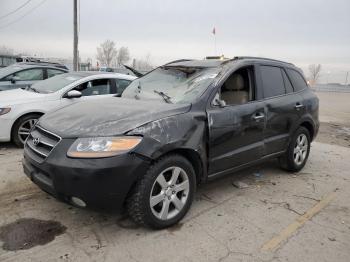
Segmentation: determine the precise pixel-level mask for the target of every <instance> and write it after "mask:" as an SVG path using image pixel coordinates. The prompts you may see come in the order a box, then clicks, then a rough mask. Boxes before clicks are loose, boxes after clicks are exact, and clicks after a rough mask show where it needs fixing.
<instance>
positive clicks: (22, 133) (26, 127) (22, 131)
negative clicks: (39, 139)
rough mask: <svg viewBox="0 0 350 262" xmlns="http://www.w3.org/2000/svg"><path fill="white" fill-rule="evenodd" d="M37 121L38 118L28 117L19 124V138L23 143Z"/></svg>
mask: <svg viewBox="0 0 350 262" xmlns="http://www.w3.org/2000/svg"><path fill="white" fill-rule="evenodd" d="M37 121H38V119H28V120H26V121H24V122H23V123H22V124H21V125H20V126H19V128H18V139H19V140H20V141H21V143H22V144H24V143H25V141H26V139H27V137H28V136H29V134H30V130H32V128H33V127H34V125H35V123H36V122H37Z"/></svg>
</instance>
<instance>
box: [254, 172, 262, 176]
mask: <svg viewBox="0 0 350 262" xmlns="http://www.w3.org/2000/svg"><path fill="white" fill-rule="evenodd" d="M254 176H255V177H261V176H262V174H261V173H260V172H255V173H254Z"/></svg>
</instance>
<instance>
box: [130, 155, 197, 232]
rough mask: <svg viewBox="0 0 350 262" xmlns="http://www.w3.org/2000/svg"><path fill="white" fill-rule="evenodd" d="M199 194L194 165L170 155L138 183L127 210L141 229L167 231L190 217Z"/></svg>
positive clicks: (158, 162) (179, 157) (181, 157)
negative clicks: (148, 228) (196, 193)
mask: <svg viewBox="0 0 350 262" xmlns="http://www.w3.org/2000/svg"><path fill="white" fill-rule="evenodd" d="M176 174H178V175H176ZM175 177H176V179H174V178H175ZM163 178H164V180H163ZM195 190H196V175H195V172H194V169H193V166H192V165H191V163H190V162H189V161H188V160H187V159H186V158H184V157H183V156H181V155H178V154H171V155H167V156H164V157H162V158H160V159H159V160H158V161H156V162H155V163H154V164H153V165H152V166H151V167H150V168H149V169H148V171H147V173H146V174H145V176H144V177H142V178H141V180H140V181H138V183H137V184H136V186H135V187H134V189H133V191H132V194H131V196H130V197H129V198H128V199H127V203H126V204H127V210H128V213H129V215H130V217H131V218H132V219H133V220H134V221H135V222H136V223H137V224H139V225H142V226H147V227H151V228H154V229H162V228H166V227H169V226H172V225H174V224H176V223H178V222H179V221H180V220H181V219H182V218H183V217H184V216H185V215H186V213H187V212H188V210H189V208H190V206H191V204H192V201H193V196H194V193H195ZM151 201H152V202H153V204H151ZM167 208H168V209H167ZM166 210H168V212H165V211H166Z"/></svg>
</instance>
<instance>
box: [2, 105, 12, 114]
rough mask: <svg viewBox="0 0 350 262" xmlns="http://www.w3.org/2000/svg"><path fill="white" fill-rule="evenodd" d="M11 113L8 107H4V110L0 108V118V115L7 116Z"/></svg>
mask: <svg viewBox="0 0 350 262" xmlns="http://www.w3.org/2000/svg"><path fill="white" fill-rule="evenodd" d="M10 111H11V108H10V107H4V108H0V116H1V115H5V114H7V113H8V112H10Z"/></svg>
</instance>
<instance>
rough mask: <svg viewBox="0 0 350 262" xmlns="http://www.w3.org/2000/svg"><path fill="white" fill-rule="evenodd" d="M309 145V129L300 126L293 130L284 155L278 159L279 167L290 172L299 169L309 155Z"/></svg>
mask: <svg viewBox="0 0 350 262" xmlns="http://www.w3.org/2000/svg"><path fill="white" fill-rule="evenodd" d="M310 147H311V139H310V133H309V130H307V129H306V128H305V127H302V126H301V127H299V128H298V129H297V130H296V131H295V133H294V135H293V137H292V139H291V142H290V144H289V146H288V149H287V151H286V153H285V155H284V156H282V157H280V159H279V161H280V165H281V167H282V168H283V169H285V170H287V171H291V172H298V171H300V170H301V169H302V168H303V167H304V166H305V164H306V161H307V159H308V157H309V153H310Z"/></svg>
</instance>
